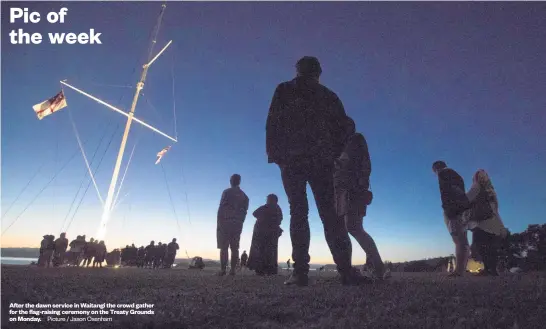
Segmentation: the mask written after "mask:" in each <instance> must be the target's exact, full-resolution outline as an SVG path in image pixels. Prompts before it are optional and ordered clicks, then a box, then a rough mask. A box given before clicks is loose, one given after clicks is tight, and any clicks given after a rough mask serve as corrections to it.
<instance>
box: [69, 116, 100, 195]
mask: <svg viewBox="0 0 546 329" xmlns="http://www.w3.org/2000/svg"><path fill="white" fill-rule="evenodd" d="M68 116H69V117H70V122H71V123H72V128H74V134H76V139H77V140H78V145H79V146H80V150H81V152H82V155H83V160H84V161H85V165H86V166H87V170H88V171H89V176H90V177H91V180H92V181H93V185H94V186H95V190H96V191H97V196H98V197H99V200H100V203H101V204H102V205H104V200H103V199H102V196H101V195H100V191H99V187H98V186H97V182H96V181H95V176H93V172H92V171H91V167H90V166H89V161H87V156H86V155H85V150H84V149H83V146H82V143H81V141H80V134H79V133H78V128H76V123H75V122H74V120H73V119H72V111H70V109H69V110H68Z"/></svg>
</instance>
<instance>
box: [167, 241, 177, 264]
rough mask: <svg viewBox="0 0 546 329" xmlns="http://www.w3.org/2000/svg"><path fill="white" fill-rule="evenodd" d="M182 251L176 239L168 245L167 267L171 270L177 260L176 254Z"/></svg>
mask: <svg viewBox="0 0 546 329" xmlns="http://www.w3.org/2000/svg"><path fill="white" fill-rule="evenodd" d="M178 249H180V246H178V243H176V238H174V239H173V240H172V241H171V242H170V243H169V244H168V245H167V257H166V261H165V263H166V264H165V267H167V268H171V267H172V266H173V264H174V260H175V258H176V252H177V251H178Z"/></svg>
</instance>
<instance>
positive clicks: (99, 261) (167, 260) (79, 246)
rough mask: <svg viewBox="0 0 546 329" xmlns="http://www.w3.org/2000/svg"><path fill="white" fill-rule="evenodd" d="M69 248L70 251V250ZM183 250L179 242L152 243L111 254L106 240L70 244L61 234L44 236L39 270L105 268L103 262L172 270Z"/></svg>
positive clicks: (82, 239)
mask: <svg viewBox="0 0 546 329" xmlns="http://www.w3.org/2000/svg"><path fill="white" fill-rule="evenodd" d="M68 247H70V249H69V250H68V251H67V249H68ZM178 249H180V247H179V245H178V243H177V242H176V239H173V240H172V241H171V242H170V243H168V244H162V243H161V242H159V243H158V244H157V245H156V244H155V243H154V241H152V242H151V243H150V244H149V245H148V246H146V247H144V246H141V247H140V248H137V247H135V245H134V244H132V245H131V246H129V245H127V246H126V247H125V248H123V249H121V251H120V250H119V249H114V250H113V251H112V252H111V253H108V251H107V248H106V245H105V243H104V241H102V240H101V241H98V240H95V239H93V238H91V239H90V240H89V241H86V236H85V235H78V236H77V237H76V239H74V240H72V241H71V242H70V244H69V243H68V239H67V238H66V233H61V235H60V237H59V238H58V239H56V240H55V237H54V236H53V235H44V237H43V240H42V242H41V244H40V255H39V257H38V264H37V265H38V266H39V267H50V266H53V267H58V266H61V265H67V266H78V267H89V266H92V267H101V268H102V266H103V263H104V262H105V261H107V263H109V264H112V265H114V264H115V265H120V266H137V267H141V268H154V269H157V268H171V267H172V266H173V264H174V260H175V258H176V253H177V251H178Z"/></svg>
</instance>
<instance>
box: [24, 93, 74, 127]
mask: <svg viewBox="0 0 546 329" xmlns="http://www.w3.org/2000/svg"><path fill="white" fill-rule="evenodd" d="M66 106H67V104H66V98H64V93H63V91H62V90H61V92H60V93H58V94H57V95H55V96H53V97H52V98H50V99H48V100H47V101H44V102H41V103H40V104H36V105H34V106H33V107H32V108H33V109H34V112H36V115H37V116H38V119H40V120H42V119H43V118H45V117H46V116H48V115H50V114H52V113H54V112H57V111H59V110H61V109H63V108H65V107H66Z"/></svg>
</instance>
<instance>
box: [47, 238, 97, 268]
mask: <svg viewBox="0 0 546 329" xmlns="http://www.w3.org/2000/svg"><path fill="white" fill-rule="evenodd" d="M68 247H70V249H69V250H68V251H67V249H68ZM106 253H107V249H106V245H105V244H104V241H102V240H101V241H95V239H93V238H91V239H90V240H89V241H86V240H85V235H78V236H77V237H76V239H74V240H72V241H71V242H70V244H69V243H68V239H67V238H66V233H61V235H60V237H59V238H58V239H56V240H55V236H53V235H44V236H43V240H42V242H41V243H40V256H39V257H38V266H39V267H50V266H51V265H52V266H54V267H58V266H61V265H64V264H67V265H70V266H85V267H89V265H92V266H93V267H102V263H103V262H104V260H105V257H106Z"/></svg>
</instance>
